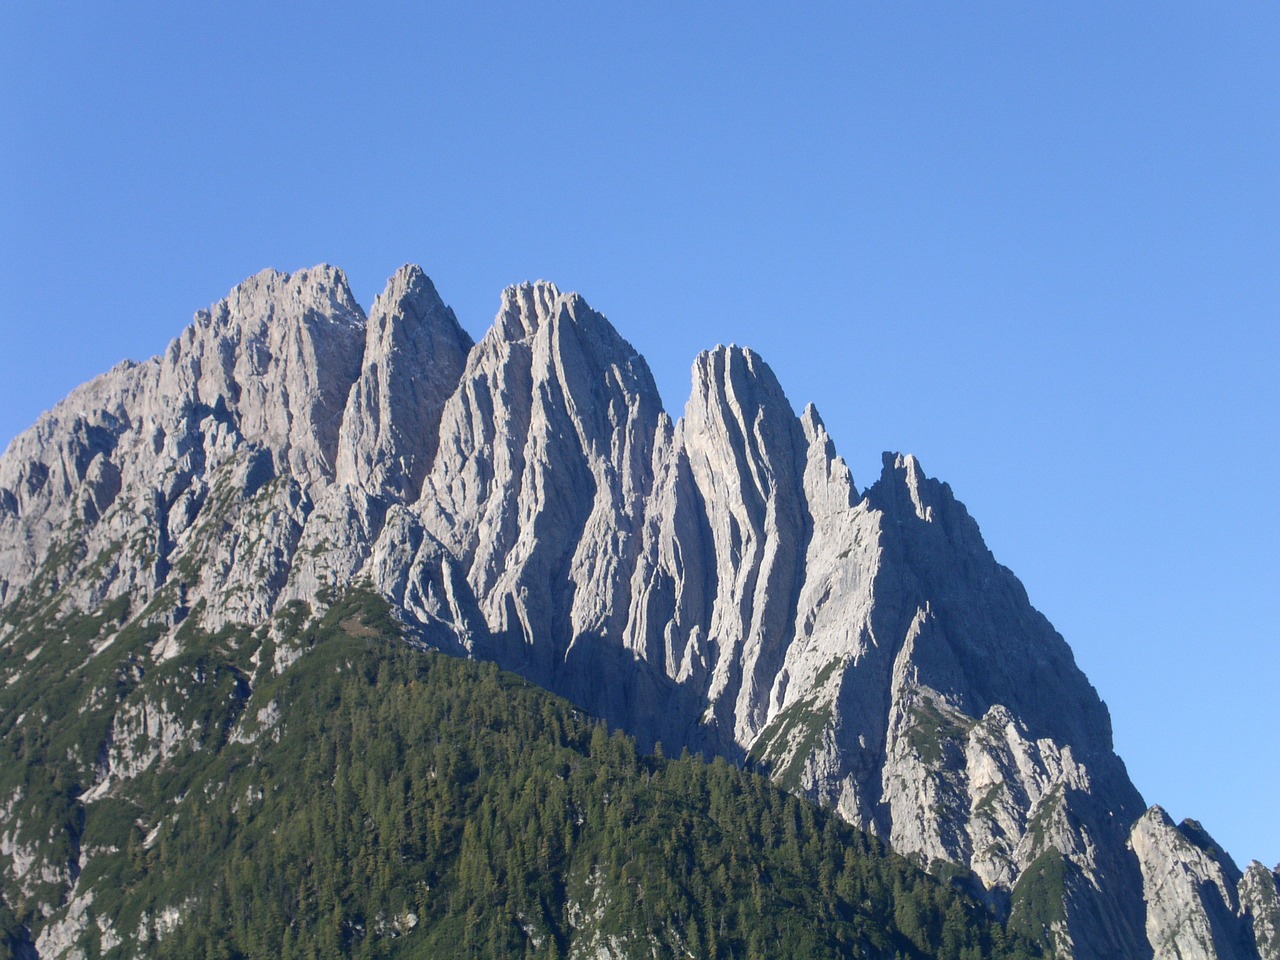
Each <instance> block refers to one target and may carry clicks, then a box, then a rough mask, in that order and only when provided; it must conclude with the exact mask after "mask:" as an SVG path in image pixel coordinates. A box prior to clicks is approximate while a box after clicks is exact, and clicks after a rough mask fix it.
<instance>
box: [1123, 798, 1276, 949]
mask: <svg viewBox="0 0 1280 960" xmlns="http://www.w3.org/2000/svg"><path fill="white" fill-rule="evenodd" d="M1130 843H1131V845H1132V848H1133V850H1134V852H1135V853H1136V854H1137V856H1138V862H1139V863H1140V864H1141V867H1142V879H1143V884H1144V889H1145V893H1146V901H1147V924H1146V927H1147V938H1148V940H1149V941H1150V943H1151V948H1152V950H1153V951H1154V954H1155V957H1156V960H1173V958H1180V960H1201V958H1226V957H1242V958H1243V957H1250V958H1252V957H1259V956H1261V957H1266V956H1269V955H1273V954H1274V952H1275V946H1276V945H1275V939H1274V931H1275V926H1274V924H1275V918H1276V913H1275V904H1276V895H1275V878H1274V876H1271V877H1268V876H1267V874H1268V871H1266V870H1265V868H1262V867H1261V865H1260V864H1257V865H1255V867H1256V869H1255V867H1250V872H1249V877H1248V883H1246V882H1245V876H1244V875H1243V874H1241V873H1240V870H1239V868H1238V867H1236V865H1235V864H1234V863H1233V862H1232V860H1231V858H1230V857H1229V856H1228V855H1227V854H1226V852H1225V851H1224V850H1223V849H1222V848H1221V847H1219V846H1218V845H1217V844H1216V843H1214V842H1213V839H1212V838H1211V837H1210V836H1209V835H1208V834H1207V833H1205V832H1204V829H1203V828H1202V827H1201V826H1200V824H1198V823H1196V822H1195V821H1194V820H1184V821H1183V822H1182V823H1181V824H1178V825H1176V826H1175V825H1174V823H1173V821H1172V820H1171V819H1170V818H1169V815H1168V814H1167V813H1165V812H1164V810H1162V809H1161V808H1160V807H1152V808H1151V809H1150V810H1148V811H1147V812H1146V813H1145V814H1143V816H1142V817H1141V818H1140V819H1139V820H1138V822H1137V823H1135V824H1134V826H1133V832H1132V835H1131V839H1130Z"/></svg>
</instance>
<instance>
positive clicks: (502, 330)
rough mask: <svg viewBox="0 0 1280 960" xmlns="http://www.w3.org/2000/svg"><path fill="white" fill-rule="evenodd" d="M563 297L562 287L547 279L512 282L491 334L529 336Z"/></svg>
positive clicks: (511, 338) (507, 337)
mask: <svg viewBox="0 0 1280 960" xmlns="http://www.w3.org/2000/svg"><path fill="white" fill-rule="evenodd" d="M559 299H560V288H559V287H557V286H556V285H555V284H554V283H550V282H549V281H546V280H539V281H537V282H536V283H530V282H528V281H526V282H525V283H517V284H512V285H511V286H509V287H507V288H506V289H505V290H503V291H502V301H501V305H500V306H499V307H498V316H497V319H496V320H495V321H494V324H493V327H492V329H491V330H490V331H489V336H492V337H499V338H501V339H503V340H508V341H517V340H527V339H529V338H530V337H532V336H533V335H534V334H535V333H537V332H538V330H539V328H540V327H541V326H542V324H543V323H544V322H545V321H546V320H548V319H549V318H550V317H551V315H552V312H553V309H554V306H555V304H556V302H557V301H558V300H559Z"/></svg>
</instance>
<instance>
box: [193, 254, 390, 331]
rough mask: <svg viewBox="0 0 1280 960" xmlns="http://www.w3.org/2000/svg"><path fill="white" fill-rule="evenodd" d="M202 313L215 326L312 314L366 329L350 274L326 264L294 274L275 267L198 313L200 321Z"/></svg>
mask: <svg viewBox="0 0 1280 960" xmlns="http://www.w3.org/2000/svg"><path fill="white" fill-rule="evenodd" d="M202 314H207V315H208V316H209V318H210V320H212V321H213V322H216V323H217V322H220V323H227V322H234V321H235V320H237V319H239V320H243V319H248V318H259V317H260V318H261V319H263V320H269V319H271V318H272V317H274V316H276V315H279V316H281V317H283V318H290V317H299V316H308V315H311V316H314V317H319V318H323V319H324V320H326V321H328V322H330V323H341V324H348V325H353V326H363V325H364V319H365V316H364V311H363V310H362V309H361V308H360V304H359V303H357V302H356V299H355V297H354V296H353V295H352V293H351V287H350V286H349V285H348V284H347V275H346V274H345V273H344V272H343V271H342V270H341V269H340V268H339V267H334V266H330V265H329V264H327V263H322V264H319V265H317V266H314V267H311V268H309V269H306V270H297V271H294V272H293V273H283V272H281V271H279V270H275V269H272V268H268V269H266V270H262V271H259V272H258V273H256V274H254V275H253V276H252V277H249V278H248V279H247V280H244V281H242V282H241V283H238V284H237V285H236V286H235V287H234V288H232V290H231V292H230V293H229V294H227V296H226V298H224V299H223V300H222V301H220V302H219V303H217V304H215V305H214V306H212V307H210V308H209V310H207V311H201V312H200V313H198V314H197V315H196V318H197V322H199V320H200V317H201V315H202Z"/></svg>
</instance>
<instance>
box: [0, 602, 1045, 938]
mask: <svg viewBox="0 0 1280 960" xmlns="http://www.w3.org/2000/svg"><path fill="white" fill-rule="evenodd" d="M303 613H304V611H300V610H290V611H287V612H286V615H285V616H286V617H287V618H293V620H294V622H298V623H300V618H301V616H302V614H303ZM299 629H300V630H301V635H300V636H299V638H298V639H299V640H300V642H301V645H302V647H303V648H305V649H307V650H308V651H309V652H307V653H306V654H305V655H303V656H302V657H301V658H300V659H299V660H297V661H296V662H295V663H294V664H293V665H292V666H290V667H289V668H288V669H287V670H285V671H284V672H283V673H282V674H280V675H279V676H274V677H269V678H264V679H263V680H262V681H261V682H260V683H258V685H257V687H256V689H253V690H252V694H251V696H250V694H249V687H248V685H247V681H246V679H245V678H246V676H247V674H246V673H245V668H246V667H247V666H248V665H247V664H246V662H245V659H244V658H245V656H246V653H245V651H246V650H247V649H249V648H250V647H253V648H255V649H256V648H257V647H256V643H254V642H251V640H252V638H250V637H247V636H241V637H223V638H214V637H208V636H201V635H198V634H195V633H192V634H191V636H190V637H189V638H188V639H189V646H188V649H187V650H185V651H184V653H183V654H182V655H181V656H180V657H178V658H176V659H175V660H173V661H169V662H166V663H165V664H162V665H159V666H157V667H155V668H153V669H152V670H151V672H150V673H148V674H147V675H146V677H145V679H142V678H138V679H137V680H136V681H134V682H132V683H130V684H129V685H127V688H122V689H121V691H120V693H119V700H118V701H116V705H117V706H118V705H119V704H121V703H126V702H132V701H137V700H138V699H139V698H146V697H150V698H151V700H152V701H155V700H156V699H157V698H160V697H162V696H164V695H165V694H168V696H169V699H170V700H182V696H181V695H180V692H179V691H178V690H176V689H175V688H174V687H172V686H171V684H172V683H173V682H174V681H175V679H176V678H188V679H189V680H190V681H191V682H192V683H193V684H194V687H193V689H192V691H191V692H190V697H189V702H187V701H184V702H183V703H184V705H183V706H182V707H181V708H180V709H179V708H177V707H176V706H175V709H179V712H180V714H181V717H182V718H183V722H184V724H185V723H189V728H190V729H192V730H196V731H199V733H198V734H197V735H196V736H197V742H198V744H199V747H200V748H199V749H188V750H185V751H179V752H176V753H174V754H173V755H172V756H169V757H167V758H165V759H163V760H161V761H158V762H157V763H156V764H155V765H154V766H153V767H151V768H148V769H147V770H146V771H144V772H143V773H141V774H139V775H138V776H137V777H136V778H134V779H133V780H129V781H126V782H124V783H121V784H120V785H119V786H118V787H117V788H116V789H114V790H113V791H112V792H111V793H110V795H108V796H105V797H102V798H100V799H97V800H94V801H91V802H89V803H87V804H86V803H80V802H76V803H74V804H73V805H72V806H71V807H70V808H69V809H68V808H60V809H63V813H62V814H59V816H61V817H68V818H70V819H71V820H72V821H74V823H72V824H69V825H68V826H67V829H68V830H72V829H74V845H75V846H76V847H77V848H78V849H82V850H85V851H90V852H91V854H92V855H91V856H90V857H89V858H88V860H87V864H86V866H85V869H84V873H83V875H82V876H81V877H80V880H79V886H78V887H77V890H78V891H84V890H87V889H88V890H92V891H93V893H94V898H93V901H92V904H91V906H90V907H89V909H88V914H87V915H88V916H90V917H91V918H92V919H93V921H94V922H93V924H92V925H91V926H90V927H89V928H88V933H86V934H85V935H84V938H83V943H84V947H85V950H86V954H87V955H88V956H90V957H96V956H104V957H126V956H132V955H143V956H151V957H174V958H179V957H181V958H192V957H222V958H240V957H244V958H249V957H254V958H256V957H283V958H293V957H297V958H329V957H348V956H354V957H405V958H410V957H424V958H425V957H433V958H449V957H495V958H497V957H519V958H522V957H563V956H568V955H571V954H572V955H578V954H579V953H582V954H585V953H586V952H588V948H591V949H590V953H591V954H592V955H594V947H596V946H600V945H606V944H608V945H610V947H611V948H612V949H613V950H614V951H615V952H616V953H620V954H624V955H627V956H646V957H648V956H657V957H676V956H693V957H699V958H701V957H708V958H714V957H735V958H749V957H796V958H803V957H837V956H839V957H845V956H848V957H857V956H868V957H881V956H883V957H888V958H894V957H896V956H901V957H913V958H923V957H938V958H945V960H970V958H978V957H988V956H990V957H1010V958H1020V957H1029V956H1034V955H1036V954H1035V952H1034V949H1033V948H1031V947H1029V946H1027V945H1026V942H1025V941H1024V940H1022V939H1021V938H1020V937H1017V936H1013V935H1010V934H1007V932H1006V931H1005V930H1004V929H1003V928H1002V927H1001V925H1000V924H998V923H997V922H995V921H994V920H993V919H992V918H991V917H990V916H989V915H988V914H987V913H986V912H985V911H984V910H983V909H982V908H981V907H980V906H979V905H977V904H976V903H974V902H972V901H970V900H968V899H966V898H965V897H964V896H962V895H961V894H960V893H959V892H957V891H956V890H955V889H954V888H953V887H951V886H949V885H947V884H945V883H941V882H938V881H937V880H935V879H933V878H931V877H928V876H927V875H925V874H924V873H923V872H922V871H919V870H918V869H916V868H915V867H913V866H911V865H910V864H909V863H908V862H907V861H905V860H904V859H902V858H900V857H897V856H895V855H893V854H890V853H888V852H886V851H885V850H884V848H883V847H882V846H881V844H880V843H879V842H878V841H876V840H875V839H873V838H870V837H868V836H866V835H864V834H862V833H860V832H858V831H856V830H854V829H852V828H851V827H849V826H848V825H846V824H844V823H842V822H840V821H839V820H838V819H837V818H835V817H834V816H830V815H828V814H826V813H824V812H823V811H821V810H819V809H818V808H816V807H815V806H813V805H812V804H810V803H807V802H805V801H802V800H800V799H797V798H796V797H794V796H791V795H789V794H787V793H785V792H783V791H781V790H778V789H777V788H775V787H774V786H772V785H771V784H769V783H768V781H767V780H765V779H764V778H763V777H760V776H758V775H754V774H750V773H747V772H744V771H741V770H738V769H736V768H734V767H732V766H730V765H728V764H726V763H724V762H723V761H717V762H715V763H706V762H704V761H702V760H700V759H696V758H692V757H688V756H685V757H682V758H680V759H678V760H671V759H663V758H661V757H656V758H655V757H641V756H639V755H638V754H637V751H636V746H635V743H634V741H633V740H632V739H631V738H629V737H627V736H624V735H622V734H621V733H614V734H612V735H611V734H609V733H608V731H607V730H606V728H605V727H604V726H603V725H602V724H601V723H599V722H598V721H595V720H593V719H591V718H589V717H586V716H584V715H582V714H581V712H580V711H577V710H575V709H574V708H573V707H572V705H571V704H569V703H567V702H566V701H564V700H561V699H559V698H557V697H554V696H552V695H551V694H548V693H547V692H545V691H543V690H541V689H539V688H537V687H534V686H532V685H531V684H528V683H527V682H525V681H523V680H520V679H519V678H516V677H514V676H512V675H510V674H505V673H502V672H501V671H499V670H497V669H496V668H495V667H493V666H491V665H486V664H477V663H472V662H467V661H463V660H458V659H454V658H451V657H447V656H444V655H441V654H436V653H432V652H429V651H424V650H420V649H417V648H415V647H413V646H411V645H409V644H407V643H402V642H398V641H395V640H394V639H393V635H394V634H395V633H396V626H395V622H394V620H393V619H392V618H391V617H390V616H389V613H388V611H387V609H386V607H385V605H383V604H382V603H381V601H378V600H377V599H376V598H374V597H372V596H370V595H367V594H353V595H349V596H347V597H345V598H342V599H341V600H340V601H339V602H338V603H337V604H335V606H334V607H333V608H332V609H331V610H330V611H329V612H328V613H327V615H326V616H325V617H324V618H323V619H322V620H321V621H320V622H319V623H317V624H314V625H312V626H310V627H307V628H305V629H302V628H299ZM118 642H119V641H117V643H118ZM266 646H267V647H269V646H270V643H269V642H267V644H266ZM122 653H123V651H122ZM268 654H269V650H267V649H265V648H263V649H261V650H260V656H259V660H260V661H261V662H269V661H270V656H269V655H268ZM130 655H132V654H130ZM195 678H202V679H200V681H199V682H198V683H196V682H195ZM219 678H225V679H219ZM153 684H154V685H153ZM78 686H79V685H78ZM80 688H81V689H83V687H80ZM246 698H247V699H246ZM27 706H28V709H29V710H30V709H35V708H36V707H37V706H38V705H37V704H34V703H32V704H28V705H27ZM71 715H72V716H79V714H77V713H76V711H74V710H73V711H71ZM236 718H239V719H238V720H237V719H236ZM259 718H261V719H259ZM51 719H52V718H51ZM76 722H77V723H78V722H79V721H76ZM5 724H6V727H5V729H6V731H7V733H6V738H11V737H13V736H15V735H16V728H15V726H14V725H13V718H12V717H6V718H5ZM99 724H100V721H99V722H95V723H94V724H91V725H89V726H86V727H85V729H84V730H83V731H82V732H83V733H84V734H85V735H86V736H94V735H98V734H97V733H95V731H97V730H99ZM58 725H59V724H58V723H53V724H52V725H51V726H52V727H53V728H56V727H58ZM18 726H20V727H21V729H23V730H25V729H26V727H25V726H22V725H18ZM237 732H238V733H239V735H238V736H237V735H236V733H237ZM24 736H26V735H25V734H24ZM20 739H21V742H22V745H23V746H22V749H16V748H14V746H13V744H9V745H8V750H11V751H13V752H11V753H10V758H12V759H14V760H17V761H19V763H21V762H22V760H23V758H24V757H25V756H27V754H26V752H25V751H26V750H29V749H35V750H37V753H38V756H39V763H40V764H41V765H43V766H45V767H48V768H49V769H48V770H47V771H46V772H45V773H43V774H42V776H45V777H48V778H52V779H54V780H57V778H58V777H61V778H62V780H57V782H58V783H59V784H60V786H61V789H60V791H57V792H56V795H57V796H60V797H62V798H68V799H69V798H71V797H73V796H74V795H75V793H76V792H77V791H79V790H81V789H83V787H85V786H87V783H85V782H84V777H85V774H86V771H85V770H84V768H83V765H82V763H81V762H80V761H79V760H76V761H74V762H73V761H71V760H68V761H65V762H60V761H59V757H58V756H56V755H55V753H54V751H53V750H52V749H50V748H52V747H54V746H55V744H56V748H57V749H58V750H62V749H63V747H64V746H65V745H66V744H65V743H64V739H63V735H61V734H58V735H51V738H50V739H49V740H48V742H47V743H36V742H35V741H34V740H30V739H22V738H20ZM245 741H248V742H245ZM97 747H98V744H90V743H83V744H79V745H78V747H76V748H75V749H70V748H69V749H68V750H67V753H66V755H67V756H70V757H83V756H85V755H86V754H89V752H90V750H92V751H96V750H97ZM90 755H92V754H90ZM64 768H65V769H64ZM59 769H61V770H62V771H63V772H61V773H58V772H57V771H58V770H59ZM26 779H27V780H28V781H29V780H30V779H31V777H30V776H28V777H27V778H26ZM62 781H66V783H63V782H62ZM44 827H45V825H41V828H42V829H43V828H44ZM68 842H71V841H68ZM6 899H7V902H9V903H10V904H13V903H15V902H16V901H15V899H14V892H13V891H12V890H7V891H6ZM16 912H18V913H19V915H20V916H21V917H22V918H23V919H24V920H26V922H28V923H32V922H35V921H36V917H35V916H34V915H33V913H32V910H31V905H30V903H27V904H26V905H25V906H24V907H23V908H22V909H20V910H18V911H16ZM57 919H58V916H57V915H55V917H54V920H57ZM6 925H12V922H11V921H7V922H6ZM103 928H105V929H108V930H110V931H113V932H114V937H108V938H105V939H101V938H100V937H99V932H100V930H102V929H103ZM115 938H118V942H117V943H114V945H112V943H113V941H114V940H115ZM107 946H110V947H111V948H110V949H105V950H104V949H103V948H104V947H107Z"/></svg>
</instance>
